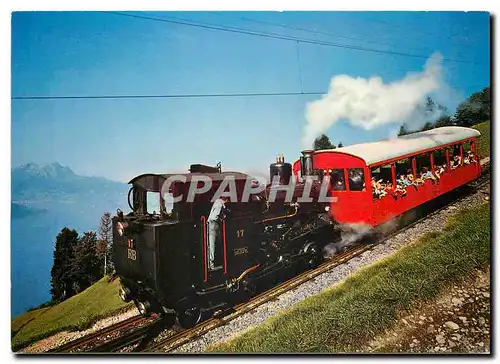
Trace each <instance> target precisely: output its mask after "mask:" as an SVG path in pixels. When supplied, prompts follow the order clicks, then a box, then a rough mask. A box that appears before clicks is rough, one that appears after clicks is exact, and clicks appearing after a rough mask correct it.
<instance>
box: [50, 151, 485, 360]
mask: <svg viewBox="0 0 500 364" xmlns="http://www.w3.org/2000/svg"><path fill="white" fill-rule="evenodd" d="M481 164H482V165H483V166H484V171H483V174H482V175H481V177H479V178H478V179H477V180H476V181H473V182H471V183H470V185H471V186H472V187H474V189H475V190H478V189H480V188H481V187H483V186H484V185H486V184H487V183H488V182H489V177H490V171H489V164H490V163H489V158H488V159H485V160H482V161H481ZM461 198H462V196H459V197H458V198H453V199H451V200H450V201H449V202H446V203H444V205H443V206H441V207H439V208H438V209H436V210H434V211H433V212H431V213H429V214H427V215H425V216H423V217H421V218H419V219H417V220H415V221H413V222H412V223H410V224H408V225H405V226H404V227H402V228H400V229H398V230H396V231H394V232H391V233H390V234H388V235H386V236H384V237H383V238H381V239H380V240H379V241H377V242H375V243H371V244H362V245H357V246H354V247H352V248H349V249H347V250H346V251H344V252H342V253H340V254H337V255H335V256H334V257H332V258H331V259H330V260H328V261H326V262H324V263H322V264H321V265H319V266H318V267H317V268H315V269H312V270H309V271H306V272H304V273H301V274H299V275H297V276H295V277H293V278H291V279H289V280H287V281H284V282H282V283H280V284H278V285H277V286H275V287H273V288H271V289H269V290H267V291H265V292H263V293H260V294H258V295H256V296H255V297H253V298H252V299H251V300H249V301H247V302H244V303H241V304H238V305H236V306H235V307H234V308H233V310H232V311H231V312H230V313H229V314H227V315H226V316H223V317H220V318H210V319H208V320H206V321H203V322H201V323H200V324H198V325H196V326H194V327H193V328H190V329H184V330H180V331H178V332H176V333H173V334H172V335H171V336H169V337H167V338H165V339H162V340H160V341H158V342H156V343H154V344H152V345H150V346H148V347H146V348H145V349H144V350H142V351H143V352H149V353H168V352H171V351H173V350H175V349H176V348H178V347H180V346H182V345H184V344H186V343H188V342H190V341H192V340H195V339H197V338H199V337H201V336H202V335H204V334H206V333H207V332H209V331H211V330H213V329H215V328H217V327H220V326H223V325H225V324H227V323H228V322H230V321H232V320H234V319H236V318H237V317H239V316H242V315H243V314H245V313H248V312H250V311H253V310H254V309H256V308H257V307H259V306H261V305H262V304H264V303H266V302H269V301H271V300H274V299H276V298H277V297H279V296H280V295H282V294H283V293H285V292H288V291H290V290H293V289H295V288H296V287H298V286H300V285H301V284H303V283H305V282H307V281H309V280H311V279H314V278H315V277H317V276H319V275H320V274H323V273H325V272H327V271H329V270H331V269H333V268H335V267H337V266H339V265H341V264H344V263H346V262H347V261H349V260H351V259H353V258H355V257H356V256H359V255H361V254H362V253H364V252H366V251H368V250H371V249H373V248H374V247H375V246H377V245H380V244H383V243H384V242H386V241H387V240H389V239H390V238H392V237H393V236H395V235H397V234H399V233H401V232H404V231H405V230H408V229H410V228H412V227H413V226H415V225H416V224H418V223H420V222H422V221H423V220H425V219H427V218H429V217H432V216H434V215H436V214H438V213H439V212H440V211H442V210H444V209H445V208H447V207H448V206H449V205H450V204H451V203H453V202H456V201H457V200H460V199H461ZM148 321H149V322H148ZM154 322H158V320H157V319H149V320H148V319H145V318H142V317H140V316H134V317H131V318H128V319H126V320H124V321H121V322H119V323H117V324H115V325H111V326H108V327H106V328H104V329H102V330H99V331H96V332H94V333H92V334H89V335H86V336H84V337H82V338H79V339H77V340H74V341H71V342H69V343H66V344H64V345H62V346H59V347H58V348H55V349H52V350H50V351H48V353H71V352H73V353H75V352H78V353H83V352H94V353H95V352H100V353H104V352H116V351H118V350H120V349H122V348H124V347H127V346H132V345H135V344H137V343H138V342H140V341H141V340H142V339H143V338H144V337H145V336H146V335H147V330H148V328H149V327H150V326H151V325H152V324H153V323H154ZM138 325H139V326H141V327H139V328H137V329H135V330H132V331H129V330H128V329H130V328H132V327H136V326H138ZM121 331H128V332H127V333H126V334H125V335H121V336H119V337H117V338H115V339H111V340H107V341H104V342H101V341H102V340H100V339H101V338H102V337H104V336H106V335H108V336H111V335H115V334H116V333H119V332H121ZM93 343H98V344H97V345H92V344H93ZM81 349H83V350H81ZM86 349H88V350H86Z"/></svg>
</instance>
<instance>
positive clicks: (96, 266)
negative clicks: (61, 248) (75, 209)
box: [71, 231, 102, 292]
mask: <svg viewBox="0 0 500 364" xmlns="http://www.w3.org/2000/svg"><path fill="white" fill-rule="evenodd" d="M101 267H102V261H101V260H100V259H98V256H97V235H96V233H95V232H93V231H88V232H86V233H85V234H84V235H83V236H82V237H81V238H80V239H79V240H78V243H77V244H76V246H75V247H74V257H73V261H72V264H71V276H72V278H73V288H74V290H75V291H76V292H81V291H83V290H84V289H85V288H87V287H89V286H90V285H91V284H93V283H95V282H97V281H98V280H99V279H100V278H101Z"/></svg>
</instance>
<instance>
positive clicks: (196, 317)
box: [177, 306, 201, 329]
mask: <svg viewBox="0 0 500 364" xmlns="http://www.w3.org/2000/svg"><path fill="white" fill-rule="evenodd" d="M177 321H178V322H179V325H180V326H181V327H183V328H185V329H189V328H191V327H193V326H195V325H196V324H198V323H199V322H200V321H201V309H200V308H199V307H198V306H191V307H188V308H181V309H179V310H178V311H177Z"/></svg>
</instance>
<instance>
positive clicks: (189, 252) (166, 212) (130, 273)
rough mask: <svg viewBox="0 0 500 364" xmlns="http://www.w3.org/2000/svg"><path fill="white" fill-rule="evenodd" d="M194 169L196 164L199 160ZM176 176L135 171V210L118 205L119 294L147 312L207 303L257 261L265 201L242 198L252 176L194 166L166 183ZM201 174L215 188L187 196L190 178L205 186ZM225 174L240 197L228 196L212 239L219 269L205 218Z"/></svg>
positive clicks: (116, 255) (115, 238) (115, 224)
mask: <svg viewBox="0 0 500 364" xmlns="http://www.w3.org/2000/svg"><path fill="white" fill-rule="evenodd" d="M192 169H193V170H197V169H199V165H195V167H194V168H192ZM172 176H173V175H152V174H147V175H141V176H138V177H136V178H134V179H133V180H132V181H130V184H131V185H132V187H131V189H130V192H129V205H130V208H131V210H132V212H131V213H129V214H127V215H124V214H123V213H122V212H121V211H118V213H117V216H115V217H114V219H113V242H114V244H113V261H114V262H115V268H116V272H117V275H118V276H119V277H120V280H121V283H122V288H121V290H120V296H121V298H122V299H123V300H125V301H128V300H134V302H135V303H136V305H137V307H138V309H139V311H140V313H141V314H144V315H147V314H149V313H151V312H159V313H168V312H172V311H176V312H177V313H179V312H181V313H182V312H185V311H186V310H191V309H192V307H187V306H190V305H193V304H195V305H197V307H200V306H207V305H210V304H211V303H210V302H206V301H210V300H211V298H210V296H211V295H212V294H213V293H215V292H219V293H223V292H227V291H228V290H231V289H233V288H234V284H232V283H234V282H233V281H234V280H235V279H237V278H239V277H241V276H242V274H243V273H245V271H247V270H248V269H249V268H251V267H253V266H256V265H258V263H257V262H256V260H255V255H256V253H255V250H256V249H253V247H254V246H255V244H254V245H252V244H251V243H252V241H253V240H255V239H257V240H258V237H256V235H257V236H258V235H259V233H258V228H257V229H256V226H257V227H258V226H259V224H255V222H256V221H257V219H256V216H257V217H258V216H260V214H261V212H262V210H263V208H264V205H263V204H262V201H261V200H260V199H258V198H256V199H252V200H251V201H250V202H249V203H243V202H239V201H241V194H242V193H243V189H244V185H245V183H246V181H247V176H246V175H244V174H240V173H236V172H225V173H222V172H220V173H219V172H213V170H210V172H208V173H201V172H193V173H188V174H183V175H179V176H177V177H180V178H179V180H175V181H174V182H173V183H170V186H169V187H168V188H166V186H165V183H166V182H167V180H168V179H169V177H172ZM202 177H203V178H210V180H211V181H212V183H211V188H210V189H209V190H208V191H206V192H204V193H200V194H195V195H194V196H193V198H192V199H191V200H190V199H189V197H190V190H192V189H193V186H192V184H194V185H195V186H196V187H198V188H200V181H202V180H203V178H202ZM225 178H226V179H229V180H231V181H234V186H236V194H237V197H238V198H237V199H235V201H230V203H229V212H228V215H227V216H226V218H225V219H224V220H223V221H222V223H221V224H220V231H219V232H218V238H217V242H216V244H215V245H216V250H215V265H219V266H221V267H222V269H220V270H218V271H214V272H211V271H209V270H208V249H209V247H208V229H207V227H208V226H207V225H208V223H207V219H208V215H209V213H210V209H211V207H212V204H213V203H212V201H211V200H212V198H213V196H214V194H215V192H216V191H217V189H218V188H219V187H220V185H221V183H222V182H223V181H224V179H225ZM249 205H250V208H249ZM247 274H248V272H247V273H245V274H244V275H243V277H244V276H246V275H247ZM243 277H242V278H243ZM240 281H241V279H240ZM238 283H239V281H238ZM193 302H194V303H193ZM186 307H187V308H186Z"/></svg>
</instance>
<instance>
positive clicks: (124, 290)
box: [118, 286, 132, 302]
mask: <svg viewBox="0 0 500 364" xmlns="http://www.w3.org/2000/svg"><path fill="white" fill-rule="evenodd" d="M118 295H119V296H120V298H121V300H122V301H123V302H130V300H131V299H132V292H131V291H130V289H129V288H128V287H123V286H121V287H120V291H119V292H118Z"/></svg>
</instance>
